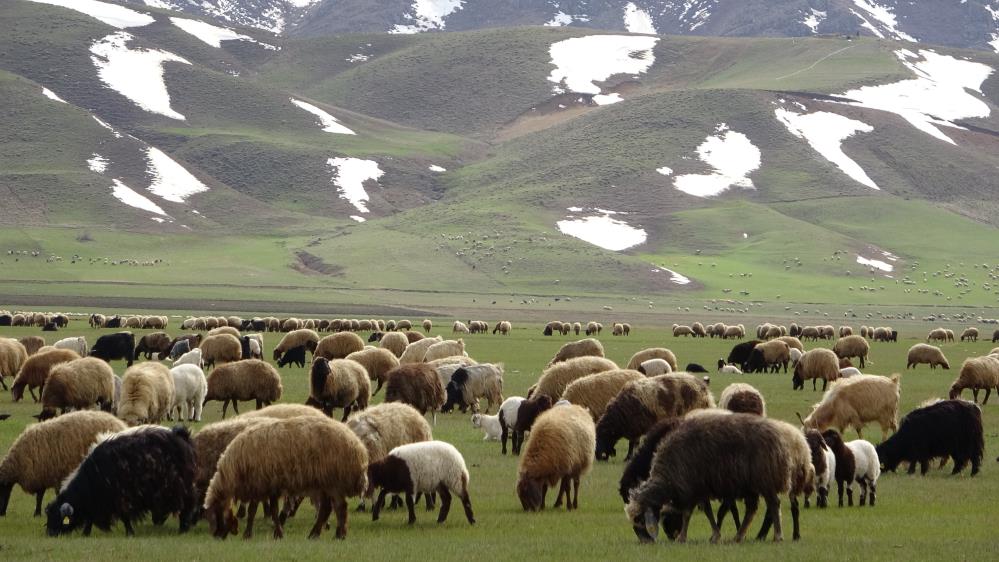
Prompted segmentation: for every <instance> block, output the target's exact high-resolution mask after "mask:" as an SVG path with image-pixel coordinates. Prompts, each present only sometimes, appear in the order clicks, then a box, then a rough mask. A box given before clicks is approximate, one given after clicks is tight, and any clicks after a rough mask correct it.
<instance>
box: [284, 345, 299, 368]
mask: <svg viewBox="0 0 999 562" xmlns="http://www.w3.org/2000/svg"><path fill="white" fill-rule="evenodd" d="M292 364H294V365H298V366H299V368H302V367H305V346H304V345H300V346H298V347H293V348H291V349H289V350H287V351H285V352H284V355H282V356H281V358H280V359H278V360H277V366H278V367H287V366H288V365H292Z"/></svg>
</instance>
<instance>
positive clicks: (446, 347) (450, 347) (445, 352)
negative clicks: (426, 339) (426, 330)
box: [423, 339, 465, 363]
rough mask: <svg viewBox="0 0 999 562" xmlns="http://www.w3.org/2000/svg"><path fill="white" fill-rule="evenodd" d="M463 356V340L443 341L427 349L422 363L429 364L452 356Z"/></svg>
mask: <svg viewBox="0 0 999 562" xmlns="http://www.w3.org/2000/svg"><path fill="white" fill-rule="evenodd" d="M464 354H465V341H464V340H460V339H459V340H444V341H442V342H437V343H435V344H433V345H431V346H430V347H428V348H427V353H426V354H425V355H424V356H423V361H425V362H427V363H429V362H431V361H433V360H435V359H443V358H444V357H452V356H454V355H464Z"/></svg>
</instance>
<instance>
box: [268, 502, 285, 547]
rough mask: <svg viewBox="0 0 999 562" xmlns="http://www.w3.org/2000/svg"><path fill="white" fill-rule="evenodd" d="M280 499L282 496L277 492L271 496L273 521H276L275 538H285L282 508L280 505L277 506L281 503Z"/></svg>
mask: <svg viewBox="0 0 999 562" xmlns="http://www.w3.org/2000/svg"><path fill="white" fill-rule="evenodd" d="M280 500H281V497H280V496H278V495H277V494H275V495H273V496H271V498H270V503H271V521H273V522H274V538H275V539H283V538H284V527H282V525H281V510H280V509H278V507H277V506H278V505H280V503H279V502H280Z"/></svg>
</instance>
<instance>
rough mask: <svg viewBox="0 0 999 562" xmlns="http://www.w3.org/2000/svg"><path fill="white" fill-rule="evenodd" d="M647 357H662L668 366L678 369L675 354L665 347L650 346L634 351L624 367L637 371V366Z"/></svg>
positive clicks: (673, 369) (646, 359)
mask: <svg viewBox="0 0 999 562" xmlns="http://www.w3.org/2000/svg"><path fill="white" fill-rule="evenodd" d="M649 359H662V360H664V361H666V362H667V363H669V368H670V369H671V370H672V371H678V370H679V368H678V367H677V365H678V364H677V361H676V355H675V354H674V353H673V352H672V351H670V350H668V349H666V348H665V347H650V348H648V349H643V350H641V351H639V352H638V353H635V354H634V355H632V356H631V359H629V360H628V366H627V367H625V368H626V369H631V370H633V371H637V370H638V367H639V366H641V364H642V363H644V362H646V361H648V360H649Z"/></svg>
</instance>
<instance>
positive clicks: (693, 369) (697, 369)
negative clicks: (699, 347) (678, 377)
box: [684, 363, 708, 373]
mask: <svg viewBox="0 0 999 562" xmlns="http://www.w3.org/2000/svg"><path fill="white" fill-rule="evenodd" d="M684 371H687V372H688V373H707V372H708V370H707V369H705V368H704V367H703V366H702V365H698V364H697V363H687V367H686V368H684Z"/></svg>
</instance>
